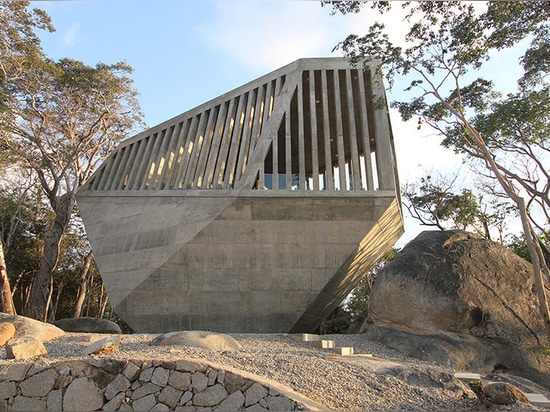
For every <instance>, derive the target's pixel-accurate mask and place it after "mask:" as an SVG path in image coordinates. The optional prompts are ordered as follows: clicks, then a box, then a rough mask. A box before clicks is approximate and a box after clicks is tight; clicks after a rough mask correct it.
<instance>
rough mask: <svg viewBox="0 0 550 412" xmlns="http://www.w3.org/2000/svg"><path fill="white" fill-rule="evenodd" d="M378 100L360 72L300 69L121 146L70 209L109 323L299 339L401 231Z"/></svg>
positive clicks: (326, 66) (371, 81)
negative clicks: (87, 245)
mask: <svg viewBox="0 0 550 412" xmlns="http://www.w3.org/2000/svg"><path fill="white" fill-rule="evenodd" d="M384 99H385V95H384V89H383V87H382V84H381V79H380V78H379V76H378V74H377V72H376V70H375V68H364V69H357V68H352V67H350V66H349V64H348V63H347V62H345V61H344V60H343V59H339V58H337V59H333V58H331V59H301V60H298V61H296V62H294V63H291V64H289V65H287V66H285V67H283V68H281V69H278V70H276V71H274V72H273V73H270V74H268V75H266V76H263V77H261V78H259V79H257V80H255V81H252V82H250V83H249V84H247V85H244V86H242V87H240V88H238V89H235V90H234V91H232V92H229V93H226V94H225V95H222V96H220V97H219V98H216V99H214V100H212V101H211V102H207V103H205V104H203V105H201V106H199V107H197V108H195V109H193V110H190V111H189V112H186V113H183V114H182V115H180V116H178V117H176V118H174V119H171V120H169V121H167V122H164V123H162V124H160V125H158V126H155V127H153V128H151V129H149V130H147V131H144V132H143V133H140V134H139V135H137V136H136V137H134V138H131V139H129V140H128V141H125V142H123V143H122V144H121V145H120V146H119V147H118V148H117V149H116V150H115V152H114V153H113V154H112V155H111V156H110V158H109V159H108V160H107V161H106V162H105V163H104V164H103V165H102V166H101V168H100V169H99V170H98V171H97V172H96V173H95V174H94V176H93V177H92V178H91V180H90V181H89V183H88V184H87V185H86V186H85V187H83V188H82V190H81V191H80V192H79V193H78V196H77V198H78V204H79V207H80V211H81V214H82V218H83V220H84V224H85V226H86V231H87V233H88V236H89V238H90V241H91V243H92V247H93V251H94V256H95V257H96V260H97V262H98V265H99V269H100V271H101V275H102V277H103V280H104V283H105V286H106V289H107V292H108V294H109V299H110V302H111V305H112V306H113V307H114V308H115V310H116V311H117V313H118V314H119V315H120V316H122V318H124V320H126V322H128V324H129V325H130V326H132V327H133V328H134V329H135V330H136V331H140V332H166V331H173V330H190V329H203V330H205V329H206V330H214V331H219V332H288V331H289V330H292V331H294V332H314V331H315V329H316V328H317V327H318V326H319V324H320V323H321V321H322V320H323V319H324V317H326V316H327V315H328V314H330V311H331V310H332V309H334V308H335V307H336V306H337V304H338V303H339V302H340V301H341V300H342V299H344V298H345V296H346V294H347V293H349V291H351V289H353V287H354V286H355V285H356V284H357V283H358V282H359V280H360V277H361V275H362V274H363V273H365V272H366V271H367V270H368V269H370V268H371V267H372V266H373V265H375V264H376V262H377V260H378V259H380V258H381V257H382V256H383V254H384V252H385V251H386V250H387V249H389V248H390V247H391V246H392V245H393V243H394V242H395V241H396V240H397V239H398V238H399V236H400V235H401V234H402V232H403V221H402V216H401V211H400V204H399V194H398V184H397V181H398V180H397V176H396V174H395V171H396V165H395V155H394V153H393V137H392V135H391V127H390V125H389V116H388V111H387V107H385V106H384V105H380V101H385V100H384ZM375 101H376V104H375V103H374V102H375Z"/></svg>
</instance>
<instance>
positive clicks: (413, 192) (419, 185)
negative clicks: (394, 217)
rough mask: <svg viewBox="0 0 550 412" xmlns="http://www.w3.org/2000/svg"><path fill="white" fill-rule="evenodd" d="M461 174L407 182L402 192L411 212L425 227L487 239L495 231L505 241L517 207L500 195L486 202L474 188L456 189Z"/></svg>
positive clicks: (434, 176)
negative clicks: (499, 197) (470, 233)
mask: <svg viewBox="0 0 550 412" xmlns="http://www.w3.org/2000/svg"><path fill="white" fill-rule="evenodd" d="M458 177H459V174H458V173H457V174H455V175H454V176H451V175H449V176H443V175H441V174H439V173H436V174H433V173H432V174H426V175H425V176H423V177H421V178H420V179H419V181H418V182H415V183H408V184H406V185H404V187H403V188H402V194H403V197H404V199H405V201H406V202H405V207H406V208H407V210H408V211H409V213H410V215H411V216H412V217H413V218H415V219H417V220H419V221H420V223H421V224H422V225H424V226H434V227H437V228H439V229H440V230H448V229H460V230H467V231H471V232H473V233H475V234H477V235H478V236H481V237H485V238H486V239H491V238H492V235H491V232H495V231H496V232H497V233H498V240H500V242H501V243H503V242H504V237H505V235H506V233H505V232H506V229H507V224H506V223H507V221H508V218H509V217H510V216H511V215H513V214H514V213H515V209H514V207H513V206H512V205H510V204H509V203H508V202H503V201H501V200H499V199H498V198H493V199H492V200H490V201H488V202H484V198H483V196H482V195H477V194H476V193H474V191H473V190H472V189H470V188H462V189H457V188H455V186H456V182H457V179H458ZM457 190H458V193H457Z"/></svg>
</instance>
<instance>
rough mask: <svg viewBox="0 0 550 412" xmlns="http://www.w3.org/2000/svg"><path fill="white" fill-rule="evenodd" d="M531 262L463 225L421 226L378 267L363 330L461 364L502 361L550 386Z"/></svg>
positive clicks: (481, 366) (424, 355) (473, 366)
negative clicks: (432, 228) (456, 227)
mask: <svg viewBox="0 0 550 412" xmlns="http://www.w3.org/2000/svg"><path fill="white" fill-rule="evenodd" d="M533 290H534V279H533V276H532V268H531V265H530V264H529V263H528V262H526V261H525V260H523V259H521V258H519V257H518V256H517V255H515V254H514V253H512V252H511V251H509V250H507V249H506V248H504V247H502V246H501V245H499V244H497V243H495V242H492V241H489V240H485V239H476V238H474V237H473V236H471V235H470V234H468V233H466V232H462V231H445V232H440V231H426V232H423V233H421V234H420V235H419V236H418V237H417V238H416V239H414V240H413V241H411V242H410V243H409V244H408V245H406V246H405V247H404V248H403V250H401V251H400V252H399V253H398V254H397V255H396V256H395V258H394V259H393V260H392V261H391V262H389V263H388V264H387V265H386V267H385V268H384V269H383V270H382V271H381V272H380V273H379V275H378V277H377V279H376V282H375V284H374V286H373V289H372V292H371V294H370V297H369V307H368V316H367V322H366V329H367V334H368V336H369V337H370V338H371V339H374V340H376V341H379V342H381V343H384V344H385V345H387V346H390V347H392V348H395V349H397V350H399V351H401V352H403V353H405V354H407V355H411V356H414V357H417V358H420V359H425V360H430V361H436V362H439V363H442V364H446V365H448V366H452V367H455V368H457V369H460V370H478V371H480V372H484V373H489V372H492V371H493V370H494V369H499V368H500V369H505V370H507V371H509V372H510V373H514V374H517V375H519V376H524V377H526V378H528V379H531V380H534V381H536V382H540V383H541V384H544V385H545V386H546V387H550V358H548V356H547V355H542V354H541V353H540V350H541V348H542V347H544V346H545V345H548V344H549V342H548V341H547V337H546V335H545V333H544V326H543V323H542V320H541V317H540V312H539V309H538V301H537V299H536V295H535V294H534V293H533Z"/></svg>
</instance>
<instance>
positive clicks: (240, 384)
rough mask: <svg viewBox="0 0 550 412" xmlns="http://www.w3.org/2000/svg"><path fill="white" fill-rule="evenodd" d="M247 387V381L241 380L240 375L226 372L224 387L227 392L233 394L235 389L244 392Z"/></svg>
mask: <svg viewBox="0 0 550 412" xmlns="http://www.w3.org/2000/svg"><path fill="white" fill-rule="evenodd" d="M247 385H248V380H247V379H245V378H243V377H242V376H241V375H237V374H234V373H232V372H227V373H226V374H225V387H226V389H227V392H229V393H233V392H235V391H236V390H237V389H241V390H244V388H245V387H246V386H247Z"/></svg>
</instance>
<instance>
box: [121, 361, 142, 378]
mask: <svg viewBox="0 0 550 412" xmlns="http://www.w3.org/2000/svg"><path fill="white" fill-rule="evenodd" d="M140 373H141V369H140V368H139V367H138V366H137V365H136V364H134V363H133V362H128V364H127V365H126V367H125V368H124V370H123V371H122V374H123V375H124V376H125V377H126V378H127V379H128V380H130V381H131V382H133V381H135V380H136V379H137V378H138V376H139V374H140Z"/></svg>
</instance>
